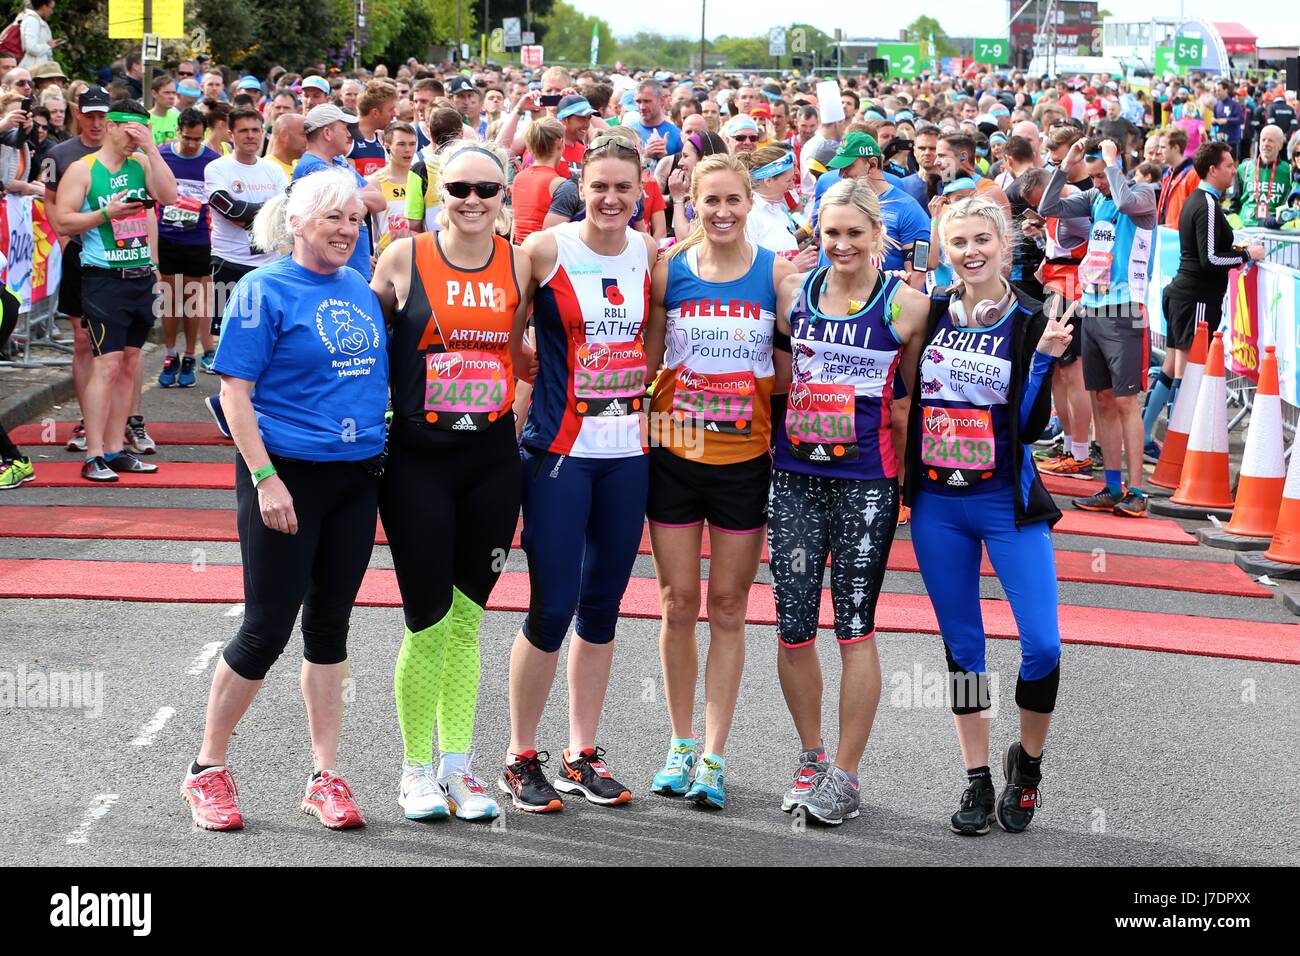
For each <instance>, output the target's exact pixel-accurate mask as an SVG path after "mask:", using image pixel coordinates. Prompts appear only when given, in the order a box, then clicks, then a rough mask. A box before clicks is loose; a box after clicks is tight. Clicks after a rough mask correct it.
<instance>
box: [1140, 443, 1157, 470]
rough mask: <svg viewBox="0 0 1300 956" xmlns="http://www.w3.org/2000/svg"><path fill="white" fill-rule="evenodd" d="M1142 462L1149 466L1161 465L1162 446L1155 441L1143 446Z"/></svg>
mask: <svg viewBox="0 0 1300 956" xmlns="http://www.w3.org/2000/svg"><path fill="white" fill-rule="evenodd" d="M1142 460H1143V461H1145V462H1146V463H1147V464H1148V465H1158V464H1160V444H1159V442H1157V441H1156V440H1155V439H1152V440H1151V441H1149V442H1147V443H1146V444H1145V445H1143V446H1142Z"/></svg>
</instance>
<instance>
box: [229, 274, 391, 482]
mask: <svg viewBox="0 0 1300 956" xmlns="http://www.w3.org/2000/svg"><path fill="white" fill-rule="evenodd" d="M213 368H214V369H215V370H216V371H217V372H218V373H219V374H221V375H230V376H233V377H234V378H241V379H244V380H245V381H249V382H253V383H254V388H253V410H254V411H255V412H256V413H257V427H258V430H259V431H260V432H261V434H262V441H263V443H264V444H265V445H266V449H267V451H269V452H271V453H272V454H274V455H280V456H282V457H285V458H297V459H301V460H303V461H361V460H363V459H366V458H373V457H374V456H376V455H378V454H379V453H380V452H382V451H383V450H384V412H385V411H386V410H387V408H388V337H387V333H386V331H385V329H384V316H383V313H382V311H381V310H380V306H379V300H378V299H377V298H376V297H375V294H374V293H373V292H371V291H370V286H369V285H368V284H367V283H366V280H365V279H363V278H361V276H360V275H358V274H357V273H356V271H355V270H354V269H352V268H350V267H348V266H345V267H343V268H342V269H340V270H339V271H338V272H336V273H334V274H333V275H321V274H320V273H318V272H312V271H310V270H308V269H305V268H303V267H302V266H300V265H299V264H298V263H296V262H294V260H293V259H292V258H291V257H289V256H286V257H284V258H283V259H280V260H278V261H276V262H273V263H271V264H270V265H269V266H262V267H261V268H259V269H254V270H253V271H252V272H250V273H249V274H248V275H246V276H244V277H243V278H242V279H240V280H239V284H238V285H237V286H236V287H235V290H234V292H233V294H232V295H231V296H230V299H229V300H228V301H227V303H226V311H225V316H224V318H223V319H222V323H221V340H220V344H219V345H218V346H217V356H216V359H215V360H214V361H213Z"/></svg>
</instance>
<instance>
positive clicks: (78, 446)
mask: <svg viewBox="0 0 1300 956" xmlns="http://www.w3.org/2000/svg"><path fill="white" fill-rule="evenodd" d="M67 448H68V451H79V452H83V453H84V452H85V450H86V423H85V422H77V424H76V425H75V426H73V429H72V437H71V438H69V439H68V445H67Z"/></svg>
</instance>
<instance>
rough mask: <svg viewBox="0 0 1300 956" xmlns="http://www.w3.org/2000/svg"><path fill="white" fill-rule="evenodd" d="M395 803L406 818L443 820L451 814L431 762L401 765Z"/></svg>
mask: <svg viewBox="0 0 1300 956" xmlns="http://www.w3.org/2000/svg"><path fill="white" fill-rule="evenodd" d="M397 803H398V805H399V806H400V807H401V808H402V811H403V812H404V813H405V814H406V819H408V820H444V819H446V818H447V817H449V816H450V815H451V808H450V807H448V806H447V798H446V797H445V796H444V795H443V792H442V787H440V786H438V773H437V769H436V768H435V767H434V765H433V764H431V763H426V764H420V765H416V766H411V765H410V764H405V765H403V766H402V786H401V789H400V790H399V792H398V794H397Z"/></svg>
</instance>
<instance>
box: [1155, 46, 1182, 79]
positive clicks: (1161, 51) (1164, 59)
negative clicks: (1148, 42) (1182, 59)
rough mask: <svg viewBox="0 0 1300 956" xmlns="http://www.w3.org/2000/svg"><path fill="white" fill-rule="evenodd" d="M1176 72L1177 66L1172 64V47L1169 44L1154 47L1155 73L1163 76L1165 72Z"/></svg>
mask: <svg viewBox="0 0 1300 956" xmlns="http://www.w3.org/2000/svg"><path fill="white" fill-rule="evenodd" d="M1177 72H1178V68H1177V67H1176V66H1174V48H1173V47H1171V46H1158V47H1156V65H1155V68H1154V73H1155V75H1156V76H1164V75H1165V74H1166V73H1177Z"/></svg>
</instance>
